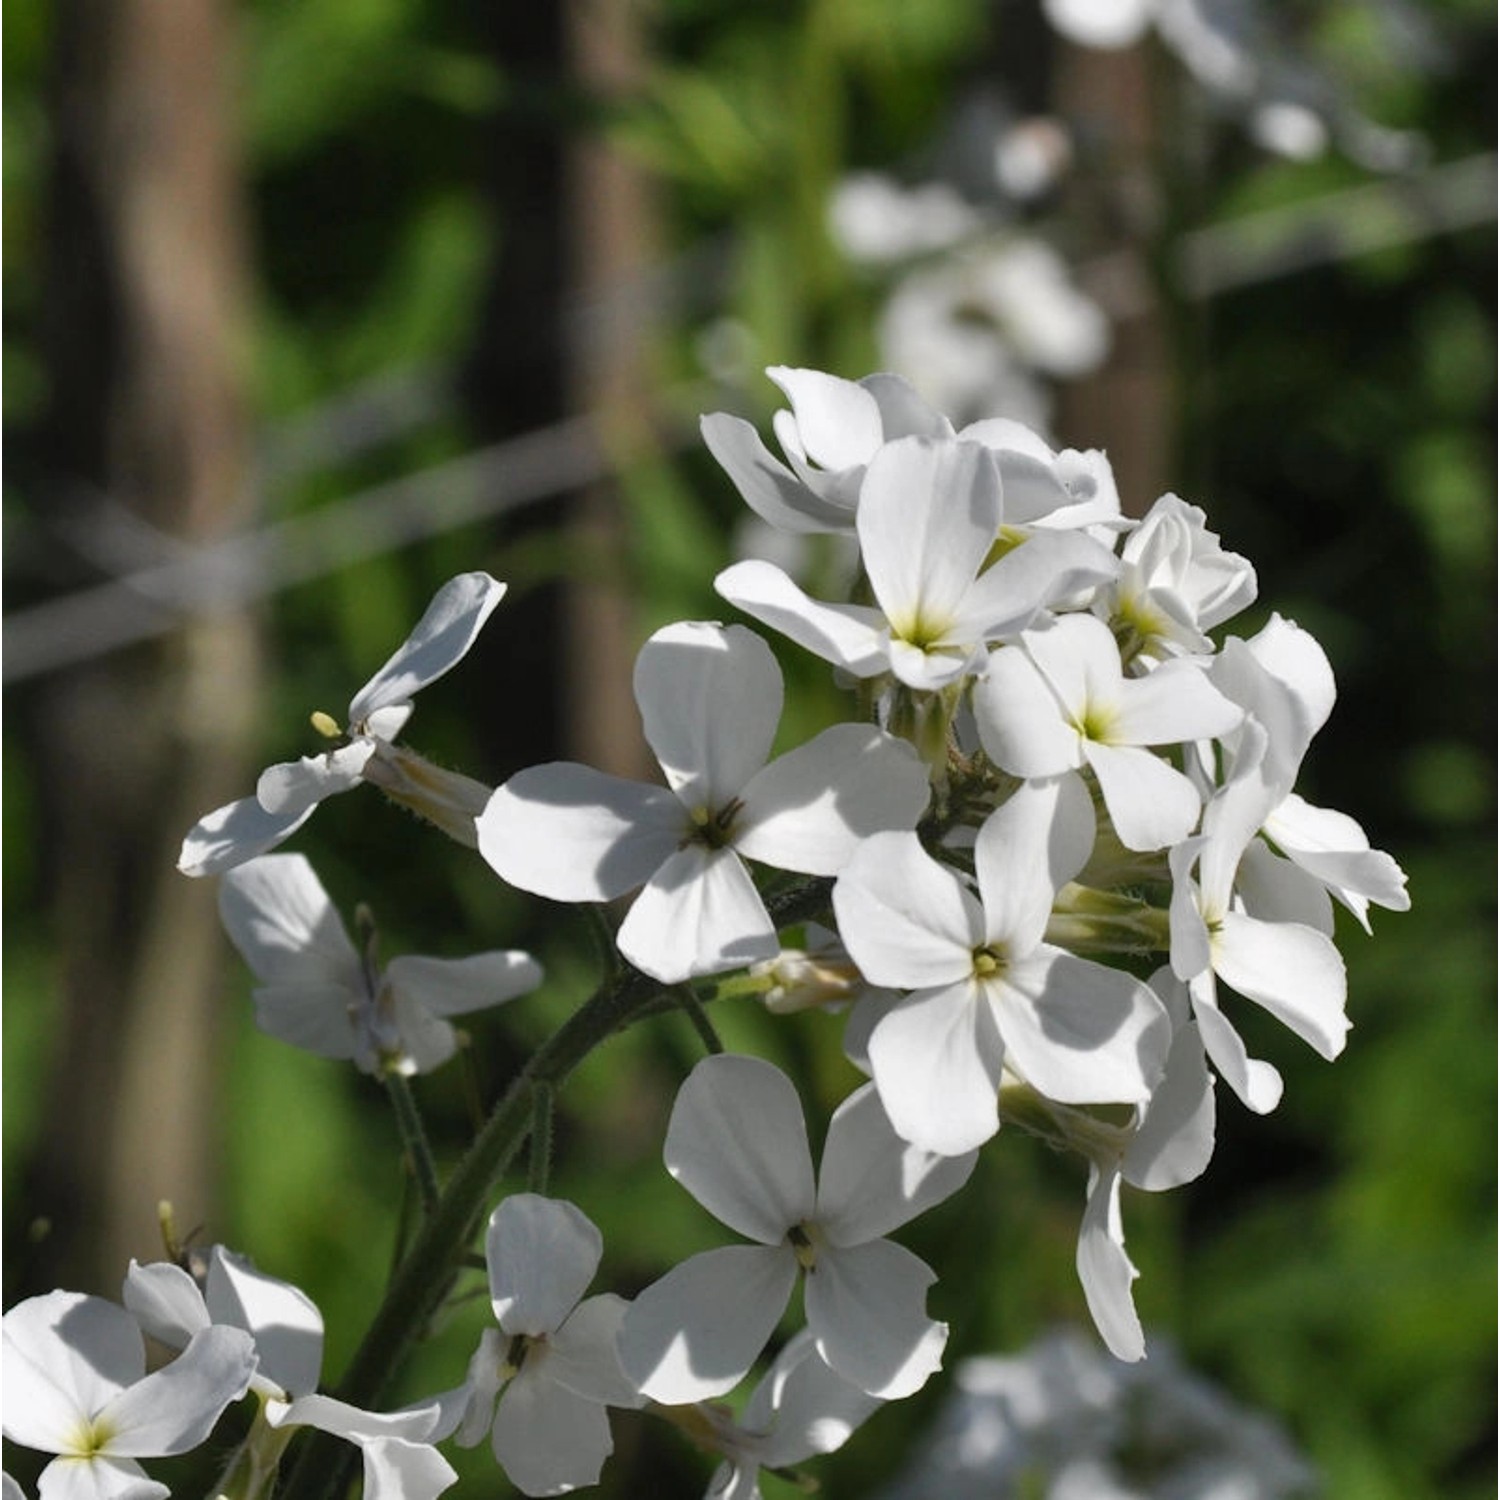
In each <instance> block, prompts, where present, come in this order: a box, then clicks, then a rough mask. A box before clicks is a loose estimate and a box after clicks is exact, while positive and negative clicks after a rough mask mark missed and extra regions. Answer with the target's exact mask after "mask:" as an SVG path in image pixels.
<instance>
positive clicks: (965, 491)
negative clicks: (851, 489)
mask: <svg viewBox="0 0 1500 1500" xmlns="http://www.w3.org/2000/svg"><path fill="white" fill-rule="evenodd" d="M999 524H1000V475H999V471H998V470H997V469H996V468H995V464H994V460H993V459H992V458H991V457H990V455H989V453H988V452H987V451H986V450H985V449H984V448H982V447H980V445H979V444H977V443H960V442H957V441H952V440H950V441H947V442H934V441H932V440H931V439H928V438H914V437H913V438H901V439H900V440H899V441H897V442H894V443H887V444H886V445H885V447H883V448H882V449H881V450H880V451H879V453H877V454H876V455H875V457H874V459H872V460H871V462H870V467H869V469H868V470H867V471H866V473H865V479H864V483H863V485H862V486H861V487H860V495H859V512H858V514H857V516H856V518H855V525H856V528H857V530H858V532H859V542H860V550H861V553H862V555H863V558H864V564H865V571H866V573H867V574H868V576H869V579H870V587H871V588H872V589H873V591H874V593H875V597H876V599H878V600H879V602H880V606H881V608H882V609H883V610H884V611H885V615H886V618H887V619H888V620H889V621H890V624H891V632H892V634H893V635H895V636H898V637H900V638H901V639H903V640H909V641H913V642H915V643H916V644H919V645H921V644H926V643H932V642H936V641H937V640H939V639H946V638H947V636H948V630H949V626H950V625H951V623H952V621H953V619H954V617H955V616H956V615H957V613H958V611H959V608H960V606H961V604H962V602H963V599H964V595H965V594H966V593H967V592H968V590H969V588H970V587H971V586H972V584H973V582H974V578H975V575H976V574H977V573H978V572H979V568H980V565H981V564H982V563H983V562H984V559H985V555H986V554H987V553H988V552H989V549H990V547H991V545H992V544H993V542H994V540H995V533H996V531H997V529H998V527H999Z"/></svg>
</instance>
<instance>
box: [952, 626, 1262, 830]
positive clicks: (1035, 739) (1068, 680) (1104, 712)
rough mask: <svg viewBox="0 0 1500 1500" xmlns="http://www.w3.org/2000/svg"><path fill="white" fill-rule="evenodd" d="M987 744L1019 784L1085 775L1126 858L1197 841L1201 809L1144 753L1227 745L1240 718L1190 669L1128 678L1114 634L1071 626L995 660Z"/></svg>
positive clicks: (983, 712) (981, 704)
mask: <svg viewBox="0 0 1500 1500" xmlns="http://www.w3.org/2000/svg"><path fill="white" fill-rule="evenodd" d="M974 718H975V722H976V723H977V725H978V728H979V738H980V741H981V743H982V744H983V745H984V748H985V749H986V750H987V751H988V752H989V754H990V756H991V758H992V759H993V760H994V761H995V763H996V764H997V765H998V766H1000V767H1001V769H1002V770H1005V771H1009V772H1010V773H1011V774H1012V775H1014V776H1025V777H1046V776H1056V775H1059V774H1060V773H1062V772H1064V771H1068V770H1072V769H1074V768H1077V767H1082V766H1085V765H1086V766H1088V767H1089V769H1090V770H1091V771H1092V772H1093V773H1094V776H1095V777H1096V778H1097V779H1098V782H1099V790H1100V791H1101V792H1102V793H1103V795H1104V805H1105V806H1106V807H1107V808H1108V810H1109V816H1110V821H1111V822H1112V823H1113V824H1114V827H1115V832H1116V833H1117V834H1118V835H1119V837H1120V842H1121V843H1122V844H1124V845H1125V847H1126V848H1127V849H1160V848H1164V847H1166V846H1167V845H1169V844H1175V843H1177V842H1178V841H1179V840H1181V839H1184V838H1186V837H1187V836H1188V834H1189V833H1191V832H1192V831H1193V829H1194V827H1195V826H1196V825H1197V822H1198V814H1199V812H1200V810H1201V808H1202V799H1201V797H1200V796H1199V793H1198V789H1197V788H1196V787H1195V786H1194V785H1193V783H1192V781H1191V780H1189V779H1188V777H1187V776H1185V775H1184V774H1183V773H1182V772H1181V771H1178V770H1177V769H1176V768H1175V767H1174V766H1172V765H1171V764H1170V763H1169V762H1168V761H1166V760H1165V759H1164V758H1163V757H1162V756H1160V755H1157V754H1155V753H1153V752H1152V750H1150V749H1148V748H1147V747H1148V746H1153V745H1172V744H1180V743H1182V742H1184V741H1189V740H1198V739H1208V738H1211V737H1214V736H1217V735H1222V734H1227V733H1229V731H1230V730H1232V729H1234V728H1235V727H1236V726H1237V725H1238V724H1239V723H1240V721H1241V720H1242V719H1243V718H1244V711H1243V710H1242V709H1240V708H1238V707H1236V706H1235V705H1234V704H1233V703H1231V702H1229V700H1228V699H1227V698H1225V697H1224V696H1223V695H1222V694H1220V693H1219V692H1217V691H1216V690H1215V689H1214V687H1213V685H1212V684H1211V683H1210V682H1209V680H1208V677H1207V676H1206V675H1205V674H1204V673H1203V672H1202V671H1200V670H1199V668H1198V667H1197V666H1196V665H1194V664H1192V663H1190V662H1168V663H1166V664H1165V665H1163V666H1161V667H1158V668H1157V669H1156V671H1154V672H1152V673H1150V674H1149V675H1148V676H1146V677H1138V678H1131V677H1126V676H1125V674H1124V671H1123V669H1122V668H1121V665H1120V653H1119V649H1118V647H1117V646H1116V645H1115V638H1114V636H1113V635H1111V634H1110V631H1109V627H1108V626H1107V625H1105V624H1104V622H1103V621H1102V620H1098V619H1096V618H1095V617H1094V616H1093V615H1087V614H1074V615H1065V616H1063V617H1062V618H1061V619H1058V620H1054V621H1053V622H1051V624H1050V625H1049V626H1048V627H1047V628H1046V629H1042V630H1028V631H1027V632H1026V633H1025V634H1024V636H1023V637H1022V644H1021V645H1019V646H1002V647H1001V648H1000V649H999V650H998V651H995V652H993V653H992V654H991V655H990V658H989V665H988V667H987V669H986V671H985V675H984V679H983V680H982V681H981V682H979V683H978V684H976V686H975V689H974Z"/></svg>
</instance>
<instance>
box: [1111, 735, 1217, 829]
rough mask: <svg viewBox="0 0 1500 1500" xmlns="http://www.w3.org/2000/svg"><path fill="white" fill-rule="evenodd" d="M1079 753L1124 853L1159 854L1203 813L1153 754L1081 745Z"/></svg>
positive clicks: (1181, 779) (1189, 786) (1184, 783)
mask: <svg viewBox="0 0 1500 1500" xmlns="http://www.w3.org/2000/svg"><path fill="white" fill-rule="evenodd" d="M1083 753H1084V757H1085V758H1086V759H1087V761H1088V763H1089V765H1090V767H1091V768H1092V770H1093V772H1094V775H1095V776H1097V777H1098V778H1099V790H1100V791H1101V792H1103V794H1104V805H1105V806H1106V807H1107V808H1108V809H1109V820H1110V822H1111V823H1113V824H1114V825H1115V832H1116V833H1117V834H1118V835H1119V837H1120V842H1121V843H1122V844H1124V846H1125V847H1126V848H1127V849H1165V848H1168V847H1169V846H1170V845H1172V844H1177V843H1181V842H1182V840H1183V839H1185V838H1187V836H1188V835H1189V834H1190V833H1192V832H1193V830H1194V829H1195V828H1196V827H1197V825H1198V815H1199V813H1201V812H1202V810H1203V801H1202V799H1201V798H1200V797H1199V795H1198V789H1197V787H1195V786H1194V785H1193V783H1192V782H1191V781H1189V780H1188V778H1187V777H1186V776H1184V775H1183V774H1182V772H1181V771H1179V770H1177V769H1176V768H1175V767H1174V766H1170V765H1168V764H1167V762H1166V761H1164V760H1163V759H1162V758H1161V757H1160V756H1159V755H1157V754H1156V753H1155V752H1154V751H1151V750H1141V749H1138V748H1136V747H1135V746H1132V745H1100V744H1096V743H1094V742H1093V741H1085V742H1084V747H1083Z"/></svg>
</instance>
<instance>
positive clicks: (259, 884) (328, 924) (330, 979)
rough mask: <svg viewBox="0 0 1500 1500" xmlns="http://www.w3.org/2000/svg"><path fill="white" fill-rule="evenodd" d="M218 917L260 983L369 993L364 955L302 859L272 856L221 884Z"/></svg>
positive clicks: (254, 861)
mask: <svg viewBox="0 0 1500 1500" xmlns="http://www.w3.org/2000/svg"><path fill="white" fill-rule="evenodd" d="M219 917H220V919H221V920H222V922H223V923H224V930H225V931H226V932H227V933H228V934H229V938H230V941H231V942H232V943H233V944H234V946H235V947H236V948H238V949H239V951H240V956H241V957H242V958H243V959H244V960H245V962H246V963H247V964H249V965H250V969H251V971H252V972H253V973H254V975H255V977H256V978H257V979H260V980H263V981H266V982H267V983H276V982H278V981H297V980H308V981H321V982H327V983H333V984H342V985H346V986H348V987H349V988H350V989H351V990H353V991H355V992H356V993H362V992H363V990H364V971H363V969H362V968H361V966H360V961H359V954H358V953H356V952H355V950H354V944H353V943H351V942H350V941H349V934H348V933H347V932H346V931H345V929H344V924H343V921H342V919H341V918H340V917H339V914H338V912H337V910H336V909H335V908H334V905H333V902H332V901H331V900H330V899H329V897H328V892H327V891H325V890H324V889H323V884H322V882H321V881H320V880H319V879H318V877H317V875H316V874H315V873H314V872H313V867H312V866H311V865H310V864H309V863H308V862H307V860H306V859H305V858H304V857H303V856H302V855H300V854H268V855H263V856H262V857H261V858H260V859H252V860H251V861H250V862H249V863H248V864H244V865H241V866H240V867H239V868H238V869H237V870H231V871H230V872H229V873H228V874H227V875H226V876H225V877H224V879H223V880H222V881H221V882H220V884H219Z"/></svg>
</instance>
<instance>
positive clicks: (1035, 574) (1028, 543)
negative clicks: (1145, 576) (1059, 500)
mask: <svg viewBox="0 0 1500 1500" xmlns="http://www.w3.org/2000/svg"><path fill="white" fill-rule="evenodd" d="M1118 570H1119V564H1118V562H1117V561H1116V559H1115V555H1114V553H1112V552H1111V551H1110V550H1109V548H1108V547H1105V546H1104V545H1102V544H1101V543H1099V542H1096V541H1095V540H1094V539H1093V538H1092V537H1091V536H1086V535H1085V534H1084V533H1083V532H1081V531H1043V532H1033V533H1032V535H1030V536H1029V537H1027V538H1026V539H1025V541H1023V542H1022V543H1021V544H1020V546H1018V547H1013V548H1011V550H1010V551H1009V552H1007V553H1006V554H1005V556H1004V557H1002V558H1001V559H1000V560H999V561H998V562H996V563H993V564H992V565H991V566H990V567H988V568H986V569H985V570H984V572H982V573H981V574H980V575H979V577H978V578H977V579H976V580H975V581H974V586H973V588H971V589H970V590H969V591H968V593H967V594H966V596H965V597H964V601H963V608H962V609H961V610H960V611H959V613H958V615H957V616H956V617H955V620H954V624H953V629H954V633H955V634H956V635H958V636H961V637H962V638H963V639H965V640H986V641H993V640H997V639H999V638H1000V637H1001V636H1004V635H1013V634H1015V633H1016V632H1017V631H1019V630H1023V629H1025V627H1026V626H1027V625H1029V624H1030V623H1031V621H1032V620H1034V619H1035V618H1036V616H1037V615H1038V614H1039V613H1040V612H1041V611H1042V610H1043V609H1045V608H1047V607H1049V606H1050V605H1054V604H1057V603H1058V602H1059V601H1061V600H1063V599H1066V598H1067V597H1068V596H1069V595H1070V594H1075V593H1077V592H1078V591H1079V590H1081V589H1088V588H1093V587H1094V586H1095V585H1096V584H1101V583H1108V582H1109V581H1110V579H1112V578H1113V577H1114V576H1115V574H1116V572H1117V571H1118Z"/></svg>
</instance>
